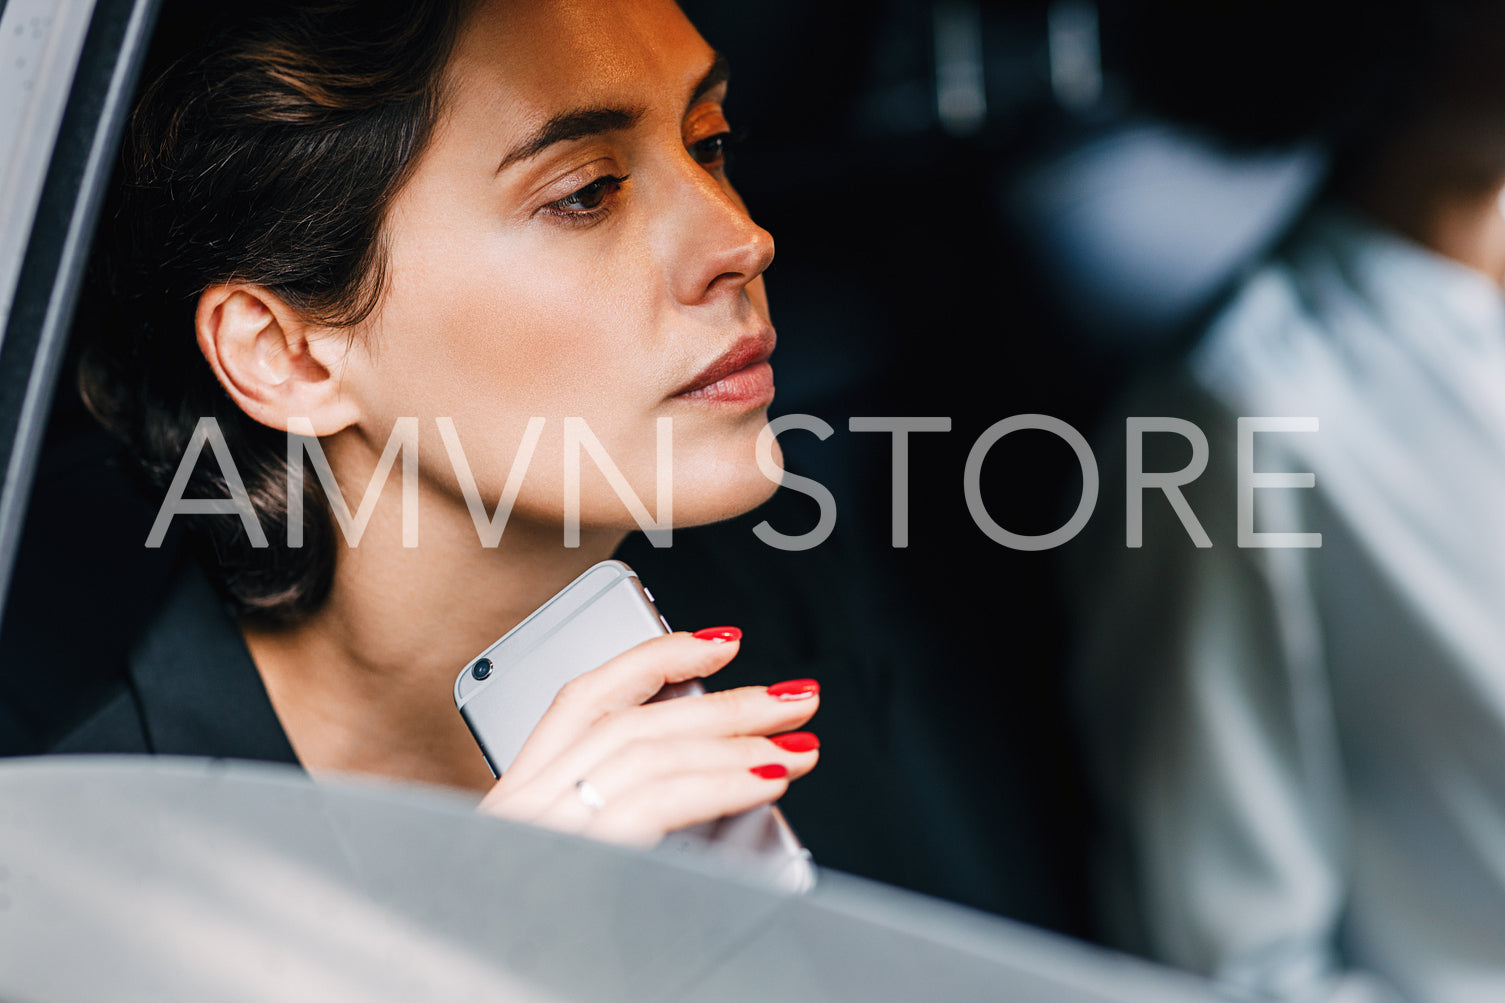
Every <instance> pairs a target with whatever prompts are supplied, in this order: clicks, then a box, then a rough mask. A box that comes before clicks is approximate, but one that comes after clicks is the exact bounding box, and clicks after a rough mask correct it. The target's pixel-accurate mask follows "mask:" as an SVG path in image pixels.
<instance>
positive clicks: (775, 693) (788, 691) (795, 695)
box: [768, 679, 820, 700]
mask: <svg viewBox="0 0 1505 1003" xmlns="http://www.w3.org/2000/svg"><path fill="white" fill-rule="evenodd" d="M819 692H820V683H818V682H816V681H815V680H814V679H790V680H788V681H787V682H782V683H774V684H773V685H772V686H770V687H768V695H769V696H771V697H773V698H774V699H776V700H808V699H810V698H811V697H813V696H815V695H816V694H817V693H819Z"/></svg>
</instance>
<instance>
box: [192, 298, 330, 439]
mask: <svg viewBox="0 0 1505 1003" xmlns="http://www.w3.org/2000/svg"><path fill="white" fill-rule="evenodd" d="M194 326H195V328H196V329H197V332H198V339H199V351H201V352H203V353H204V358H205V359H206V360H207V361H208V362H209V367H210V368H211V369H213V370H214V375H215V377H216V378H218V380H219V382H220V385H221V386H223V387H224V388H225V391H226V392H227V393H229V395H230V397H231V398H232V399H233V400H234V401H235V403H236V404H237V405H239V407H240V409H241V410H242V411H244V412H245V413H246V414H248V415H250V416H251V417H252V418H254V419H255V420H256V421H259V422H260V423H261V424H263V425H267V426H269V427H271V428H276V429H281V430H286V428H287V426H288V419H289V418H308V419H309V420H310V421H312V422H313V427H314V434H316V435H321V436H323V435H332V434H334V433H335V432H338V431H340V430H341V429H343V428H347V427H349V426H350V425H353V424H355V423H356V421H357V420H358V419H359V418H360V408H359V407H358V405H357V404H356V402H355V401H354V400H353V399H352V397H351V396H349V395H348V394H346V393H345V392H344V388H343V387H342V386H341V381H340V378H339V375H338V374H339V373H340V372H341V365H340V363H341V362H342V361H343V359H344V357H345V355H346V354H347V353H348V351H349V345H350V339H349V337H348V336H346V334H345V333H344V332H341V331H336V330H332V329H330V328H324V327H319V326H317V325H313V324H309V323H307V322H306V321H304V320H303V319H302V318H301V317H299V316H298V314H297V312H296V311H294V310H293V309H292V308H291V307H289V306H288V305H287V304H286V303H284V302H283V301H282V300H281V299H280V298H278V297H277V296H276V295H275V294H273V293H272V292H271V291H269V290H267V289H265V288H263V287H261V286H254V285H241V284H236V285H218V286H211V287H209V288H208V289H206V290H204V292H203V293H202V294H200V296H199V306H198V312H197V313H196V315H195V317H194Z"/></svg>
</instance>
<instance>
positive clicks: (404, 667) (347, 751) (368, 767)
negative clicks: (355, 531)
mask: <svg viewBox="0 0 1505 1003" xmlns="http://www.w3.org/2000/svg"><path fill="white" fill-rule="evenodd" d="M336 469H338V464H336ZM368 473H369V471H368ZM340 480H341V483H344V484H365V483H366V478H365V477H363V476H354V477H350V478H348V479H347V478H344V477H342V478H341V479H340ZM399 482H400V478H399V477H398V475H397V472H396V471H394V472H393V476H392V478H391V479H390V480H389V483H388V485H387V487H386V488H384V490H383V494H382V497H381V499H380V500H379V502H378V504H377V506H376V510H375V513H374V514H373V516H372V519H371V522H370V523H369V524H368V525H367V527H366V531H365V533H364V535H363V536H362V537H361V539H360V543H359V545H358V546H356V547H349V546H346V545H345V543H344V542H343V540H341V541H340V542H338V543H337V544H336V550H337V553H338V557H337V563H336V566H335V576H334V584H333V587H332V589H331V592H330V596H329V599H328V600H327V601H326V602H325V604H324V605H323V606H322V607H321V608H320V609H319V611H318V612H317V613H316V614H314V615H313V616H312V617H310V618H309V619H307V620H305V621H302V622H300V623H298V624H297V625H296V626H291V627H271V626H267V625H264V624H259V623H255V622H251V621H247V622H245V623H243V624H242V628H241V629H242V633H243V634H244V636H245V639H246V643H247V645H248V647H249V648H250V651H251V656H252V659H253V660H254V661H255V663H256V666H257V668H258V670H259V671H260V673H261V676H262V679H263V681H264V683H265V684H266V688H267V693H268V695H269V696H270V697H271V701H272V706H273V708H274V709H275V710H276V712H277V716H278V718H279V719H280V720H281V722H282V725H283V728H284V730H285V731H286V732H287V734H288V739H289V741H290V742H291V743H292V746H293V750H294V751H295V752H296V753H297V755H298V759H299V761H300V762H301V763H302V764H303V765H304V766H305V767H306V768H308V769H309V770H310V771H312V772H320V771H338V772H359V773H377V774H382V775H385V776H394V777H402V778H408V779H414V780H422V781H427V782H431V783H441V784H447V785H450V786H455V787H467V788H472V789H475V790H480V791H484V790H487V789H489V787H490V785H491V783H492V782H493V780H492V777H491V773H490V771H489V769H488V768H487V767H486V764H485V761H484V760H483V759H482V757H481V754H480V751H479V750H478V749H477V747H476V744H475V741H474V740H473V739H472V737H471V735H470V732H469V730H468V729H467V728H466V727H465V723H464V721H463V720H462V719H461V717H460V715H459V713H458V712H457V711H456V710H455V706H454V697H453V692H454V681H455V676H456V675H458V673H459V672H460V669H461V668H462V667H463V666H464V665H465V664H466V662H467V660H469V659H470V658H473V657H474V656H475V655H476V654H477V653H478V652H480V651H482V650H484V649H485V648H486V647H487V646H489V645H490V644H491V643H492V642H493V641H495V640H496V639H497V638H498V637H500V636H501V635H502V634H504V633H505V632H506V631H508V630H510V629H511V628H512V627H514V626H515V625H517V624H518V623H519V622H521V621H522V620H523V618H524V617H526V616H527V615H528V614H529V613H531V612H532V611H533V610H534V609H536V608H537V607H538V606H539V605H541V604H542V603H543V602H544V601H545V600H546V599H548V598H549V597H550V596H552V595H553V594H554V593H555V592H557V591H559V590H560V589H561V588H563V587H564V586H565V585H567V584H568V583H569V582H570V581H571V580H572V579H574V578H575V577H576V576H577V575H579V574H580V573H581V572H582V571H584V570H585V569H586V568H587V567H589V566H590V565H592V564H594V563H595V562H597V561H600V560H605V559H606V558H608V557H610V556H611V554H612V552H613V551H615V550H616V548H617V546H618V545H619V544H620V543H621V541H622V540H623V539H624V538H625V536H626V533H624V532H621V531H618V530H608V531H598V532H595V533H591V532H589V531H586V530H582V534H581V546H580V547H579V548H578V549H565V547H564V546H563V542H562V535H561V528H560V526H559V524H558V523H557V522H554V523H551V524H537V523H530V522H528V521H527V520H526V519H525V518H517V517H514V518H513V519H511V520H509V521H508V523H507V528H506V531H505V532H504V533H503V534H502V541H501V543H500V545H499V546H497V547H496V548H494V549H488V548H484V547H483V546H482V545H481V542H480V539H479V537H478V535H477V532H476V529H475V526H474V524H473V523H472V521H471V519H470V515H469V513H468V511H467V510H466V508H465V506H464V504H463V503H460V502H457V500H456V499H454V498H453V497H452V496H450V495H448V494H447V493H445V492H443V491H440V490H437V489H435V488H433V487H432V486H430V485H427V484H425V486H424V487H423V488H422V489H420V497H419V505H418V511H419V513H420V515H421V521H420V525H419V546H417V547H413V548H407V547H404V546H402V518H401V506H400V505H399V504H398V500H399V499H400V497H401V492H400V483H399ZM338 533H339V531H338V530H336V534H337V535H338Z"/></svg>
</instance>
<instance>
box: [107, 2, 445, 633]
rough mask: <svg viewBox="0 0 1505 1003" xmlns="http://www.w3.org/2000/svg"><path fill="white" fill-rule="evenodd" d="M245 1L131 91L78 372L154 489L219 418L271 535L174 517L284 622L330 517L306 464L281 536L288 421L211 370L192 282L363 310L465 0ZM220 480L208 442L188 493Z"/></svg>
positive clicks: (381, 273)
mask: <svg viewBox="0 0 1505 1003" xmlns="http://www.w3.org/2000/svg"><path fill="white" fill-rule="evenodd" d="M250 6H252V7H254V10H252V11H251V12H250V13H248V14H245V15H241V16H236V17H234V18H233V19H226V20H225V21H224V23H222V24H221V25H220V26H219V28H218V30H217V32H216V33H214V34H213V35H212V36H210V37H209V38H208V40H207V41H200V42H199V43H197V44H195V45H193V46H192V48H191V49H190V50H189V51H187V52H186V54H183V55H180V56H179V57H178V58H176V59H175V60H173V61H172V62H171V63H170V65H168V66H167V67H166V69H165V70H163V71H161V72H160V73H157V74H155V75H154V76H153V77H152V78H151V79H150V82H149V83H148V84H147V85H146V87H145V89H144V90H143V92H142V94H141V96H140V99H139V101H138V102H137V105H136V108H135V111H134V113H133V115H132V117H131V120H130V125H129V128H128V130H127V131H128V135H127V138H126V142H125V144H124V147H123V150H122V153H121V161H120V164H119V166H118V169H117V179H118V183H117V185H116V186H115V191H114V193H113V196H112V204H111V205H110V206H109V207H108V208H107V212H106V218H105V223H104V232H103V233H102V234H101V238H100V240H99V241H98V244H97V254H96V272H95V277H96V280H97V281H98V282H100V283H101V285H102V286H103V288H104V289H105V291H106V293H107V295H108V296H109V298H110V300H111V304H110V309H111V316H110V319H109V322H108V323H106V324H104V325H102V327H101V329H100V331H99V332H98V333H97V334H96V335H95V337H94V340H93V341H92V343H91V344H90V345H89V347H88V348H87V350H86V352H85V354H84V356H83V361H82V363H81V366H80V371H79V385H80V389H81V391H82V393H83V397H84V400H85V401H86V403H87V404H88V405H89V408H90V410H91V411H93V412H94V414H95V415H96V416H97V417H98V418H99V419H100V420H101V421H102V422H103V423H104V425H105V426H106V427H107V428H108V429H109V430H110V431H112V432H113V433H114V434H115V435H116V436H118V437H119V438H120V439H121V440H122V441H123V442H124V443H125V444H126V446H127V448H128V450H129V451H130V453H131V455H132V457H133V458H134V460H135V461H136V463H137V465H138V466H139V469H140V472H141V473H142V474H143V475H144V478H145V481H146V483H147V485H148V486H149V488H150V489H152V490H154V491H155V493H156V498H157V499H160V498H161V497H162V493H163V491H164V489H165V488H166V486H167V485H168V484H169V483H170V482H171V480H172V478H173V475H174V473H175V472H176V471H177V468H178V465H179V463H180V462H181V460H182V458H183V455H184V450H185V447H186V446H187V444H188V442H189V438H190V436H191V435H192V433H193V431H194V428H195V427H196V426H197V424H198V422H199V419H200V418H202V417H213V418H215V419H217V420H218V422H219V427H220V429H221V431H222V432H223V433H224V436H225V439H226V441H227V442H228V444H229V446H230V450H231V453H232V455H233V456H234V458H235V462H236V467H237V470H238V471H239V473H240V476H241V477H242V478H243V480H244V482H245V487H246V489H247V491H248V493H249V495H250V497H251V500H252V504H253V505H254V506H255V508H256V511H257V514H258V516H259V518H260V521H261V525H262V528H263V530H264V531H265V532H266V535H267V538H268V541H269V543H270V546H267V547H264V548H256V547H253V546H252V545H251V541H250V540H249V539H248V538H247V535H246V533H245V529H244V526H243V524H242V523H241V521H240V520H239V519H238V518H236V517H234V516H183V517H180V518H182V519H183V520H184V521H185V522H186V523H187V524H188V527H189V530H190V533H191V534H192V535H193V537H194V538H195V540H196V542H197V543H198V544H199V546H200V547H201V548H202V549H203V550H204V551H206V556H207V560H206V562H205V563H206V564H208V565H209V568H210V571H211V573H214V575H215V577H216V578H217V583H218V584H219V585H220V586H221V587H222V589H223V591H224V592H225V594H226V595H227V597H228V598H230V599H231V600H233V601H234V602H235V603H237V604H238V605H239V607H240V608H241V610H242V611H243V612H255V613H259V614H261V615H263V616H266V617H269V618H273V619H277V620H282V621H292V620H296V619H298V618H300V617H302V616H305V615H307V614H308V613H310V612H312V611H313V610H315V609H317V608H318V607H319V606H320V605H321V604H322V603H323V601H324V600H325V598H326V597H327V596H328V593H329V588H330V585H331V582H332V580H333V573H334V562H335V554H336V549H335V548H336V544H337V536H336V532H335V526H334V523H333V519H332V516H331V514H330V511H329V509H328V503H327V500H326V499H325V498H324V497H323V493H322V491H321V489H320V488H319V487H318V479H317V478H316V477H313V476H305V478H304V484H305V485H307V487H306V490H305V494H306V499H305V504H304V507H303V508H304V512H305V516H304V530H303V536H304V544H303V546H302V547H301V548H297V549H293V548H289V547H288V546H287V543H286V541H287V518H288V504H287V480H288V473H289V471H288V461H287V452H288V450H287V437H286V435H285V434H284V433H283V432H281V431H278V430H274V429H271V428H267V427H265V426H263V425H260V424H258V423H256V422H255V421H253V420H251V419H250V418H249V417H248V416H246V415H245V414H244V413H243V412H242V411H241V410H240V408H239V407H237V406H236V405H235V403H234V402H233V401H232V400H231V399H230V397H229V396H228V395H227V394H226V393H225V392H224V390H223V388H222V387H221V386H220V385H219V383H218V381H217V380H216V379H215V377H214V375H213V373H212V371H211V370H210V368H209V366H208V363H207V362H205V360H204V358H203V356H202V354H201V353H200V352H199V350H198V346H197V341H196V336H195V332H194V312H195V309H196V307H197V301H198V297H199V294H200V293H201V292H202V291H203V290H204V289H206V288H207V287H209V286H211V285H214V284H218V283H226V282H245V283H252V284H257V285H261V286H264V287H266V288H267V289H269V290H271V291H272V292H274V293H275V294H276V295H277V296H279V297H280V298H281V299H282V300H283V301H284V302H286V303H287V304H288V305H289V306H291V307H292V308H294V309H296V310H298V311H299V312H300V313H302V314H304V315H305V316H307V317H309V318H310V319H311V320H314V321H316V322H318V323H322V324H327V325H333V326H349V325H353V324H357V323H359V322H360V321H361V320H363V319H365V318H366V317H367V316H369V315H370V314H371V312H372V311H373V310H374V309H375V308H376V305H377V303H378V302H379V300H380V297H381V294H382V290H383V288H384V283H385V257H384V254H383V245H382V227H383V222H384V219H385V215H386V212H387V209H388V207H389V206H390V204H391V202H392V199H393V197H394V196H395V195H396V194H397V192H398V191H399V190H400V189H401V188H402V186H403V184H404V183H405V182H406V180H407V178H408V177H409V175H410V174H411V172H412V170H413V167H414V164H415V162H416V160H417V158H418V155H419V154H420V153H421V152H422V150H423V149H424V147H425V145H426V143H427V141H428V139H429V136H430V134H431V133H432V131H433V128H434V125H435V121H436V119H437V116H438V114H439V109H440V103H441V89H442V87H441V85H442V78H443V75H444V70H445V67H446V65H447V63H448V57H449V53H450V50H451V48H452V46H453V43H454V39H455V37H456V35H457V34H458V31H459V28H460V25H461V23H462V21H463V17H464V14H465V5H464V3H463V2H461V0H449V2H444V0H419V2H406V3H401V2H384V0H324V2H313V3H252V4H251V5H250ZM165 16H166V17H171V16H172V9H171V7H169V8H168V12H167V14H166V15H165ZM227 495H228V489H227V487H226V484H225V480H224V478H223V476H222V474H221V471H220V469H219V465H218V464H217V463H216V462H215V461H214V458H213V454H212V453H210V452H209V451H207V450H206V451H205V453H204V455H202V456H201V457H200V462H199V463H198V464H197V466H196V469H195V471H194V473H193V477H192V479H191V481H190V482H189V487H188V489H187V492H186V495H185V497H189V498H193V497H216V498H223V497H226V496H227Z"/></svg>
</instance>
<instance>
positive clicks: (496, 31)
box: [451, 0, 712, 122]
mask: <svg viewBox="0 0 1505 1003" xmlns="http://www.w3.org/2000/svg"><path fill="white" fill-rule="evenodd" d="M711 57H712V50H711V48H710V46H708V45H707V44H706V43H705V41H704V40H703V39H702V38H701V37H700V35H699V33H698V32H696V30H695V28H694V27H693V26H692V25H691V24H690V22H689V20H688V19H686V18H685V16H684V14H683V13H681V12H680V10H679V8H678V6H676V5H675V4H674V3H673V2H672V0H484V2H483V3H481V4H480V5H479V6H478V8H477V9H476V10H475V12H474V13H473V14H472V15H471V18H470V20H469V21H468V23H467V24H466V26H465V28H464V30H463V31H462V32H461V34H460V37H459V39H458V40H457V44H456V49H455V53H454V58H453V61H452V65H451V74H452V82H453V84H454V86H455V91H456V93H457V96H458V97H459V98H460V99H461V100H463V101H467V102H477V101H478V102H485V103H490V104H494V105H499V106H500V107H498V108H497V110H498V111H503V112H505V114H506V117H507V118H508V119H510V120H512V121H514V122H516V121H519V120H523V121H527V120H530V119H533V118H540V119H541V118H545V117H547V116H548V115H551V114H553V113H555V112H557V111H559V110H560V109H561V108H564V107H573V106H586V105H617V104H622V103H624V102H632V103H635V104H641V105H644V106H647V107H652V106H653V105H654V104H656V103H657V102H658V101H661V100H665V99H671V100H675V101H678V102H680V103H681V104H682V103H683V101H684V99H685V97H686V95H687V92H688V90H689V89H690V88H691V87H693V86H694V85H695V83H696V82H697V81H698V80H699V79H700V77H701V76H702V75H703V74H704V73H705V71H706V68H707V67H708V66H709V64H710V60H711Z"/></svg>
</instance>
